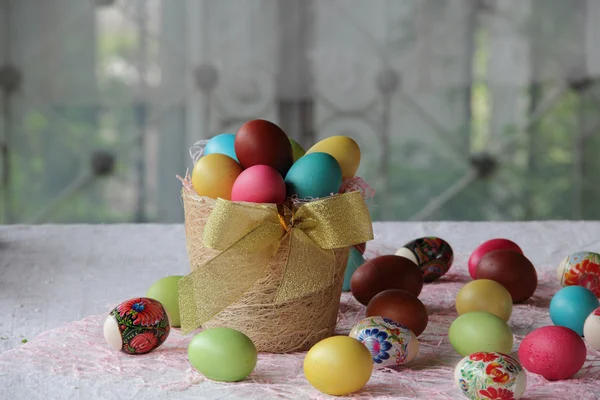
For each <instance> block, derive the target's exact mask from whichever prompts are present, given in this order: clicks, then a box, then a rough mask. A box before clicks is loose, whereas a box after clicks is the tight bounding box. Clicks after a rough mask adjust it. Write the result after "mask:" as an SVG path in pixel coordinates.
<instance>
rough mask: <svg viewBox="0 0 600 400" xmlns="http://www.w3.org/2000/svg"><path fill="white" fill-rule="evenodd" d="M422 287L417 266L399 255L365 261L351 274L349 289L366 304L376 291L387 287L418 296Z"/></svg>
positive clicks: (421, 275) (421, 278)
mask: <svg viewBox="0 0 600 400" xmlns="http://www.w3.org/2000/svg"><path fill="white" fill-rule="evenodd" d="M422 288H423V274H422V273H421V270H420V269H419V267H418V266H417V265H416V264H415V263H414V262H412V261H410V260H409V259H407V258H404V257H400V256H393V255H387V256H379V257H376V258H373V259H372V260H369V261H367V262H366V263H364V264H363V265H361V266H360V267H358V269H357V270H356V271H354V274H352V279H351V280H350V289H351V290H352V294H353V295H354V297H355V298H356V300H358V301H359V302H360V303H362V304H364V305H367V304H368V303H369V301H370V300H371V299H372V298H373V296H375V295H376V294H377V293H380V292H383V291H384V290H388V289H401V290H406V291H407V292H410V293H412V294H414V295H415V296H418V295H419V294H420V293H421V289H422Z"/></svg>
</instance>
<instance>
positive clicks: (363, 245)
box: [354, 243, 367, 254]
mask: <svg viewBox="0 0 600 400" xmlns="http://www.w3.org/2000/svg"><path fill="white" fill-rule="evenodd" d="M354 247H356V250H358V251H360V254H365V251H366V250H367V244H366V243H359V244H357V245H356V246H354Z"/></svg>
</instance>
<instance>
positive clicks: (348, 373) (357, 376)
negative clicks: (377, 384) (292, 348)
mask: <svg viewBox="0 0 600 400" xmlns="http://www.w3.org/2000/svg"><path fill="white" fill-rule="evenodd" d="M372 373H373V359H372V358H371V353H369V350H368V349H367V348H366V347H365V346H364V345H363V344H362V343H361V342H359V341H358V340H356V339H354V338H351V337H348V336H332V337H330V338H327V339H324V340H321V341H320V342H319V343H317V344H315V345H314V346H313V347H312V348H311V349H310V350H309V351H308V353H306V357H305V358H304V376H305V377H306V380H307V381H308V382H309V383H310V384H311V385H312V386H313V387H315V388H316V389H317V390H319V391H321V392H323V393H325V394H329V395H332V396H343V395H345V394H350V393H353V392H356V391H357V390H359V389H360V388H362V387H363V386H364V385H365V384H366V383H367V382H368V381H369V379H370V378H371V374H372Z"/></svg>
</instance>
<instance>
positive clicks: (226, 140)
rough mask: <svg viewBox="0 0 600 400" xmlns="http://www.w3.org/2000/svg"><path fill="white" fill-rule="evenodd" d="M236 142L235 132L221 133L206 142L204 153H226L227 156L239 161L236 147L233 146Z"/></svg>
mask: <svg viewBox="0 0 600 400" xmlns="http://www.w3.org/2000/svg"><path fill="white" fill-rule="evenodd" d="M234 142H235V135H234V134H233V133H221V134H220V135H217V136H215V137H213V138H212V139H210V140H209V141H208V143H206V147H204V153H202V154H203V155H207V154H214V153H217V154H225V155H226V156H229V157H231V158H233V159H234V160H235V161H238V162H239V160H238V159H237V156H236V154H235V147H234V146H233V143H234Z"/></svg>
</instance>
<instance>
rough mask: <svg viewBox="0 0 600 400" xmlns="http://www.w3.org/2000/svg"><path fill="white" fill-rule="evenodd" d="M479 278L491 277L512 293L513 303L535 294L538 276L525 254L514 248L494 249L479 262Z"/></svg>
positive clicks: (520, 301)
mask: <svg viewBox="0 0 600 400" xmlns="http://www.w3.org/2000/svg"><path fill="white" fill-rule="evenodd" d="M476 275H477V278H478V279H491V280H493V281H496V282H498V283H500V284H501V285H502V286H504V287H505V288H506V289H507V290H508V291H509V293H510V295H511V297H512V299H513V303H522V302H524V301H525V300H527V299H529V298H530V297H531V296H533V293H534V292H535V289H537V284H538V278H537V272H536V270H535V267H534V266H533V264H532V263H531V261H529V259H527V257H525V256H524V255H523V254H521V253H519V252H516V251H513V250H494V251H490V252H489V253H487V254H486V255H485V256H483V257H482V258H481V261H479V264H477V271H476Z"/></svg>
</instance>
